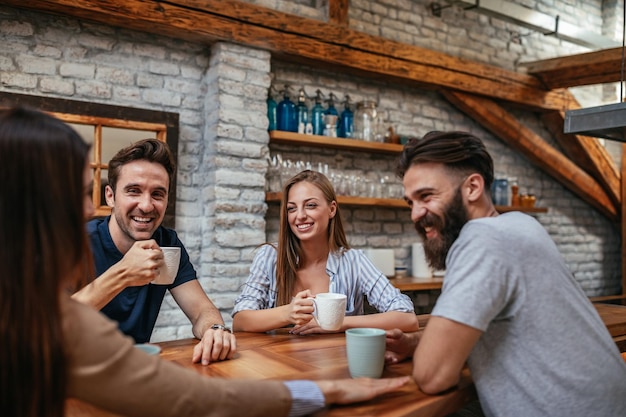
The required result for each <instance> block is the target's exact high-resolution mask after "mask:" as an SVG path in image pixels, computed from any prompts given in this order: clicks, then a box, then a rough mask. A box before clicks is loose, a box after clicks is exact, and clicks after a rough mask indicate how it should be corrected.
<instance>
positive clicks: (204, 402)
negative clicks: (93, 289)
mask: <svg viewBox="0 0 626 417" xmlns="http://www.w3.org/2000/svg"><path fill="white" fill-rule="evenodd" d="M62 312H63V332H64V339H65V340H64V342H65V349H66V354H67V366H68V386H67V395H68V397H73V398H77V399H79V400H81V401H84V402H87V403H90V404H93V405H95V406H97V407H100V408H102V409H104V410H108V411H111V412H114V413H119V414H123V415H127V416H139V417H143V416H151V417H158V416H175V417H184V416H220V417H227V416H233V417H239V416H286V415H288V413H289V410H290V408H291V396H290V394H289V390H288V389H287V387H286V386H285V385H284V384H283V383H282V382H279V381H252V380H234V379H221V378H209V377H204V376H202V375H200V374H198V373H196V372H194V371H193V370H190V369H185V368H182V367H181V366H179V365H176V364H175V363H172V362H167V361H165V360H162V359H159V357H158V356H149V355H147V354H145V353H144V352H142V351H140V350H139V349H135V348H134V347H133V344H134V342H133V340H132V338H130V337H127V336H124V335H123V334H122V333H121V332H120V331H119V330H118V329H117V326H116V324H115V323H114V322H113V321H111V320H109V319H108V318H106V317H105V316H104V315H102V314H100V313H99V312H98V311H96V310H94V309H92V308H91V307H88V306H85V305H83V304H80V303H78V302H76V301H74V300H72V299H70V298H69V297H68V296H65V295H63V296H62ZM189 360H191V358H190V359H189ZM234 360H236V359H234ZM209 366H210V365H209Z"/></svg>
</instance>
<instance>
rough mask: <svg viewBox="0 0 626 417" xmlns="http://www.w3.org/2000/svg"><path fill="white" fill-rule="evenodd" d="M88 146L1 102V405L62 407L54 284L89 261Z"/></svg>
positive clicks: (18, 409)
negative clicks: (86, 208)
mask: <svg viewBox="0 0 626 417" xmlns="http://www.w3.org/2000/svg"><path fill="white" fill-rule="evenodd" d="M88 152H89V146H88V145H87V144H86V143H85V142H84V141H83V140H82V139H81V138H80V136H79V135H78V134H77V133H76V132H75V131H74V130H73V129H71V128H70V127H69V126H68V125H66V124H64V123H62V122H61V121H59V120H58V119H55V118H53V117H52V116H49V115H47V114H44V113H41V112H39V111H36V110H29V109H24V108H13V109H8V110H4V111H0V161H1V162H0V184H1V185H0V248H1V249H0V265H2V270H1V271H2V272H1V273H0V369H1V371H0V414H1V415H3V416H19V417H26V416H28V417H31V416H32V417H40V416H51V417H52V416H54V417H56V416H62V415H63V406H64V401H65V386H66V382H67V379H66V370H65V369H66V358H65V355H64V349H63V334H62V327H61V306H60V297H59V296H60V294H61V292H62V291H63V290H64V289H65V288H66V286H67V285H68V284H69V285H74V286H75V285H77V282H78V281H79V280H81V279H82V278H83V277H84V274H85V271H86V270H85V267H86V265H87V263H88V262H90V260H91V257H90V251H89V246H88V241H87V236H86V234H85V222H84V221H85V219H84V214H83V209H84V208H83V202H84V192H83V190H84V187H83V174H84V169H85V162H86V158H87V155H88Z"/></svg>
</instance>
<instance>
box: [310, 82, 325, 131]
mask: <svg viewBox="0 0 626 417" xmlns="http://www.w3.org/2000/svg"><path fill="white" fill-rule="evenodd" d="M322 100H323V95H322V92H321V91H320V90H317V94H316V96H315V105H314V106H313V108H312V109H311V123H312V124H313V134H314V135H323V134H324V107H323V106H322Z"/></svg>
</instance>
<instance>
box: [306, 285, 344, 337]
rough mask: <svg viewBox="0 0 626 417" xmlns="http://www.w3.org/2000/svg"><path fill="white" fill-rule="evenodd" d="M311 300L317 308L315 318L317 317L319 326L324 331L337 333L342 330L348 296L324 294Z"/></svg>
mask: <svg viewBox="0 0 626 417" xmlns="http://www.w3.org/2000/svg"><path fill="white" fill-rule="evenodd" d="M311 299H312V300H313V306H314V308H315V310H314V311H313V317H315V320H316V321H317V324H319V326H320V327H321V328H322V329H324V330H329V331H337V330H339V329H341V325H342V324H343V317H344V316H345V315H346V302H347V297H346V295H345V294H337V293H333V292H323V293H320V294H317V295H316V296H315V298H311Z"/></svg>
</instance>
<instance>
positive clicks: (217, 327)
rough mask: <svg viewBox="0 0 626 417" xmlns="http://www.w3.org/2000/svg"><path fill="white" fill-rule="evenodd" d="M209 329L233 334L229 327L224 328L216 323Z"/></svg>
mask: <svg viewBox="0 0 626 417" xmlns="http://www.w3.org/2000/svg"><path fill="white" fill-rule="evenodd" d="M211 329H213V330H218V329H219V330H224V331H225V332H228V333H232V332H233V331H232V330H231V329H230V327H226V326H224V325H223V324H217V323H216V324H213V325H211Z"/></svg>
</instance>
